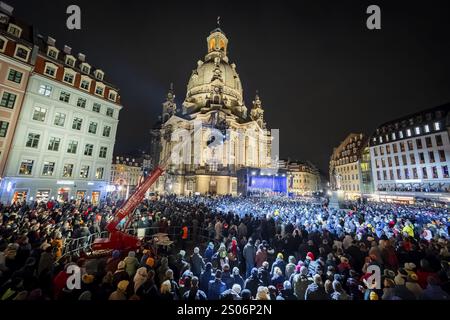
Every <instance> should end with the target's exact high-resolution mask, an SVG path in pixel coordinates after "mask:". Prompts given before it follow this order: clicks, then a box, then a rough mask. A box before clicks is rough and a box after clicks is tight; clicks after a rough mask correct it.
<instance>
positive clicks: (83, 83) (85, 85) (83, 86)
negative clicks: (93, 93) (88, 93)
mask: <svg viewBox="0 0 450 320" xmlns="http://www.w3.org/2000/svg"><path fill="white" fill-rule="evenodd" d="M89 85H90V82H89V81H87V80H81V83H80V88H81V89H84V90H89Z"/></svg>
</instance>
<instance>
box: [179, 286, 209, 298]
mask: <svg viewBox="0 0 450 320" xmlns="http://www.w3.org/2000/svg"><path fill="white" fill-rule="evenodd" d="M183 300H188V301H192V300H201V301H203V300H208V298H207V296H206V293H204V292H203V291H202V290H200V289H190V290H189V291H187V292H185V293H184V295H183Z"/></svg>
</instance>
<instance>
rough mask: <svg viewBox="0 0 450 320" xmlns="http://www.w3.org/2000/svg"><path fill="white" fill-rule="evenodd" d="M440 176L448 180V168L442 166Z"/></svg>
mask: <svg viewBox="0 0 450 320" xmlns="http://www.w3.org/2000/svg"><path fill="white" fill-rule="evenodd" d="M442 176H443V177H444V178H448V177H449V176H448V166H442Z"/></svg>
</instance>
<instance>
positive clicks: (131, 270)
mask: <svg viewBox="0 0 450 320" xmlns="http://www.w3.org/2000/svg"><path fill="white" fill-rule="evenodd" d="M123 262H125V271H126V272H127V273H128V275H129V276H130V278H131V277H133V276H134V275H135V274H136V271H137V268H139V260H138V259H137V258H136V252H134V251H130V252H128V256H127V257H126V258H125V259H124V260H123Z"/></svg>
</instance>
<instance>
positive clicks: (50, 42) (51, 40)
mask: <svg viewBox="0 0 450 320" xmlns="http://www.w3.org/2000/svg"><path fill="white" fill-rule="evenodd" d="M55 43H56V40H55V39H53V38H52V37H48V38H47V44H48V45H49V46H53V47H54V46H55Z"/></svg>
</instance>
